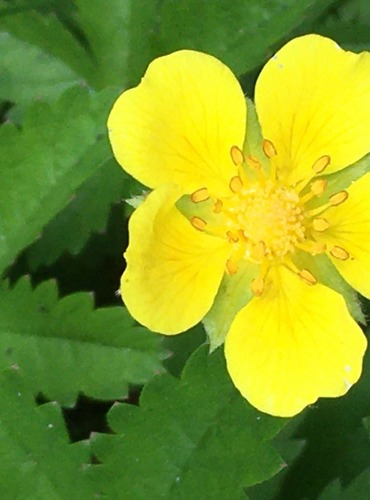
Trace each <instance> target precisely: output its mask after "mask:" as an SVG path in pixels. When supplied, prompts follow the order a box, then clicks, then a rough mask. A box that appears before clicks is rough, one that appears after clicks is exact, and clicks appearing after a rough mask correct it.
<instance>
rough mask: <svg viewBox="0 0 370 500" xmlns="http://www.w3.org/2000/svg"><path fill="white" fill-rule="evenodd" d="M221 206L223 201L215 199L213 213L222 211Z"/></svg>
mask: <svg viewBox="0 0 370 500" xmlns="http://www.w3.org/2000/svg"><path fill="white" fill-rule="evenodd" d="M222 206H223V203H222V201H221V200H216V203H215V205H214V207H213V212H214V213H215V214H220V213H221V212H222Z"/></svg>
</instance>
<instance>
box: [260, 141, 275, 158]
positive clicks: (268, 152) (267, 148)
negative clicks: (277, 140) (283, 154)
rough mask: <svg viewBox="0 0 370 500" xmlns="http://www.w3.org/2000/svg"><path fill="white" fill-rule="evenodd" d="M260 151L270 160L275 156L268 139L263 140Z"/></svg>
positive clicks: (273, 147)
mask: <svg viewBox="0 0 370 500" xmlns="http://www.w3.org/2000/svg"><path fill="white" fill-rule="evenodd" d="M262 150H263V152H264V153H265V155H266V156H267V158H270V159H271V158H273V157H274V156H276V149H275V146H274V145H273V144H272V142H271V141H269V140H268V139H263V141H262Z"/></svg>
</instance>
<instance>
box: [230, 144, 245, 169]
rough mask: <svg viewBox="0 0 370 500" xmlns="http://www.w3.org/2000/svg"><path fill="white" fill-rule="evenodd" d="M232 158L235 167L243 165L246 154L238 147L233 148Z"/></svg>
mask: <svg viewBox="0 0 370 500" xmlns="http://www.w3.org/2000/svg"><path fill="white" fill-rule="evenodd" d="M230 156H231V159H232V161H233V163H234V165H242V164H243V163H244V153H243V151H242V150H241V149H240V148H238V146H232V147H231V149H230Z"/></svg>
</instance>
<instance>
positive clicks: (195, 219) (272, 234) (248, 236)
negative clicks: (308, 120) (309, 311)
mask: <svg viewBox="0 0 370 500" xmlns="http://www.w3.org/2000/svg"><path fill="white" fill-rule="evenodd" d="M262 149H263V152H264V154H265V155H266V156H267V158H268V159H269V160H270V166H271V168H270V174H269V177H266V176H265V173H264V172H263V170H262V165H261V163H260V162H259V160H258V159H256V158H254V157H251V156H249V157H248V158H244V154H243V152H242V151H241V150H240V149H239V148H238V147H237V146H232V147H231V150H230V155H231V158H232V160H233V162H234V164H235V166H236V167H238V175H235V176H234V177H232V178H231V179H230V183H229V188H230V194H229V196H225V197H222V198H217V199H215V198H213V197H212V196H211V194H210V193H209V192H208V190H207V188H206V187H203V188H201V189H198V190H197V191H195V192H194V193H193V194H192V195H191V201H192V202H194V203H196V204H198V203H200V202H205V201H208V200H209V201H211V203H212V204H213V213H214V215H215V218H208V217H206V219H203V218H202V217H199V216H192V217H190V221H191V223H192V225H193V226H194V227H195V228H196V229H198V230H200V231H205V232H206V233H208V234H210V235H214V236H218V237H221V238H227V239H228V241H229V243H230V245H231V252H230V258H229V259H228V261H227V262H226V272H227V274H235V273H237V272H238V269H239V262H240V261H241V260H242V259H247V260H249V261H251V262H254V263H256V264H257V265H259V267H260V273H259V276H258V277H257V278H256V279H254V280H253V281H252V283H251V289H252V291H253V293H254V294H255V295H257V296H258V295H261V294H262V293H263V290H264V286H265V278H266V275H267V273H268V272H269V269H270V267H271V266H272V265H274V264H275V263H277V264H282V265H284V266H285V267H287V268H288V269H290V270H291V271H292V272H293V273H295V274H296V275H297V276H298V277H299V278H300V279H302V280H303V281H304V282H306V283H307V284H309V285H314V284H315V283H316V282H317V280H316V278H315V276H314V275H313V274H312V273H311V272H310V271H309V270H308V269H301V270H300V269H298V268H297V267H296V265H295V264H294V262H293V253H294V252H295V250H296V249H297V248H298V249H300V250H303V251H304V252H308V253H309V254H311V255H317V254H320V253H323V252H328V253H329V254H330V255H331V256H332V257H334V258H336V259H340V260H347V259H349V258H350V255H349V253H348V252H347V250H346V249H345V248H342V247H339V246H334V247H331V248H327V246H326V243H325V241H324V239H323V238H322V237H321V235H323V234H324V233H325V231H327V230H328V228H329V226H330V224H329V222H328V221H327V219H325V217H323V216H322V215H323V214H324V212H325V211H326V210H327V209H328V208H330V207H334V206H337V205H340V204H342V203H343V202H345V201H346V199H347V198H348V192H347V191H339V192H337V193H334V194H332V195H331V196H330V197H329V199H328V200H327V202H326V203H324V204H323V205H321V206H319V207H317V208H309V207H310V202H311V200H313V198H315V197H320V196H321V195H322V194H323V193H324V191H325V190H326V187H327V180H326V179H322V178H321V179H314V177H315V176H316V175H319V174H322V172H323V171H324V170H325V169H326V168H327V166H328V165H329V163H330V157H329V156H328V155H324V156H321V157H320V158H318V160H317V161H316V162H315V163H314V165H313V166H312V175H310V174H309V175H308V176H307V179H303V180H302V181H300V182H297V183H296V184H295V185H294V186H290V187H288V186H285V185H283V184H282V183H281V181H280V180H279V176H278V173H277V164H276V162H275V161H274V160H275V157H276V155H277V152H276V149H275V147H274V145H273V144H272V143H271V142H270V141H268V140H264V141H263V143H262ZM245 167H248V168H249V169H252V170H253V171H254V172H255V177H256V179H257V181H252V182H251V180H250V178H247V175H246V171H245V170H244V168H245ZM302 192H303V193H305V194H302Z"/></svg>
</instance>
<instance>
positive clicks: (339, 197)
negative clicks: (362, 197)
mask: <svg viewBox="0 0 370 500" xmlns="http://www.w3.org/2000/svg"><path fill="white" fill-rule="evenodd" d="M347 198H348V193H347V191H339V193H336V194H333V195H332V196H330V198H329V201H330V205H331V206H333V207H336V206H337V205H341V204H342V203H343V202H345V201H346V199H347Z"/></svg>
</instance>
